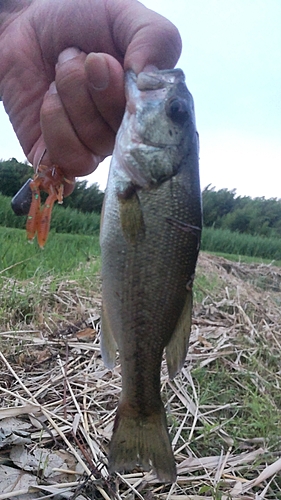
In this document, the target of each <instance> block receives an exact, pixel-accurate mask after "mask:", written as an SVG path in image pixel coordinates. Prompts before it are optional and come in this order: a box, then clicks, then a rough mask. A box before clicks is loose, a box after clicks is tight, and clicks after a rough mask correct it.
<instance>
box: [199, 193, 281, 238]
mask: <svg viewBox="0 0 281 500" xmlns="http://www.w3.org/2000/svg"><path fill="white" fill-rule="evenodd" d="M202 200H203V214H204V215H203V220H204V225H205V226H206V227H213V228H216V229H218V228H221V229H229V230H230V231H232V232H238V233H245V234H251V235H254V236H258V235H259V236H266V237H280V236H281V199H277V198H270V199H266V198H264V197H261V198H251V197H250V196H237V195H236V190H235V189H232V190H228V189H219V190H217V191H216V189H215V187H213V186H211V185H209V186H207V187H206V188H205V189H204V190H203V192H202Z"/></svg>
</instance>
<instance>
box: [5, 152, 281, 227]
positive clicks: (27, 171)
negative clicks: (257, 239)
mask: <svg viewBox="0 0 281 500" xmlns="http://www.w3.org/2000/svg"><path fill="white" fill-rule="evenodd" d="M32 175H33V169H32V168H31V167H30V165H28V163H20V162H18V161H17V160H16V159H15V158H11V159H9V160H6V161H4V160H2V161H0V193H1V194H3V195H4V196H8V197H10V198H12V197H13V196H14V195H15V194H16V193H17V191H18V190H19V189H20V188H21V187H22V185H23V184H24V183H25V182H26V180H27V179H28V178H30V177H32ZM103 198H104V193H103V192H102V191H101V190H100V189H99V187H98V185H97V184H92V185H91V186H88V185H87V181H78V182H77V183H76V185H75V188H74V191H73V193H72V194H71V195H70V196H68V197H67V198H65V199H64V203H63V205H62V206H63V207H65V208H66V207H69V208H74V209H76V210H78V211H80V212H84V213H92V212H94V213H98V214H100V213H101V208H102V202H103ZM202 201H203V214H204V215H203V219H204V226H205V227H213V228H216V229H228V230H230V231H232V232H238V233H246V234H251V235H254V236H258V235H260V236H265V237H280V236H281V199H277V198H270V199H265V198H251V197H250V196H237V194H236V190H235V189H232V190H228V189H226V188H225V189H219V190H216V188H215V187H213V186H211V185H209V186H207V187H206V188H205V189H204V190H203V192H202Z"/></svg>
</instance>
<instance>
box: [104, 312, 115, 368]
mask: <svg viewBox="0 0 281 500" xmlns="http://www.w3.org/2000/svg"><path fill="white" fill-rule="evenodd" d="M116 351H117V343H116V341H115V339H114V337H113V333H112V331H111V328H110V325H109V321H108V318H107V313H106V308H105V306H104V305H103V306H102V311H101V354H102V359H103V362H104V364H105V366H107V368H109V369H110V370H112V369H113V368H114V365H115V358H116Z"/></svg>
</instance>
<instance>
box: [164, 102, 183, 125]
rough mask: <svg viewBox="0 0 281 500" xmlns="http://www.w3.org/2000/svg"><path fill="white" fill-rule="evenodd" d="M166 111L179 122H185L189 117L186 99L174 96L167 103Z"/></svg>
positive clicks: (172, 118)
mask: <svg viewBox="0 0 281 500" xmlns="http://www.w3.org/2000/svg"><path fill="white" fill-rule="evenodd" d="M166 113H167V115H168V116H169V118H171V120H173V121H174V122H177V123H184V122H185V121H186V120H187V118H188V106H187V103H186V101H185V100H184V99H179V98H178V97H172V98H171V99H169V100H168V101H167V103H166Z"/></svg>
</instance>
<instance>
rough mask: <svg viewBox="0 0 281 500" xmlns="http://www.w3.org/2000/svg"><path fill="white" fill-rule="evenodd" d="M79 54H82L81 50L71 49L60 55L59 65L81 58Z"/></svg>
mask: <svg viewBox="0 0 281 500" xmlns="http://www.w3.org/2000/svg"><path fill="white" fill-rule="evenodd" d="M79 54H81V50H79V49H76V47H69V48H68V49H65V50H63V51H62V52H61V53H60V54H59V57H58V64H63V63H65V62H66V61H69V60H70V59H74V58H75V57H77V56H79Z"/></svg>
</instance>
